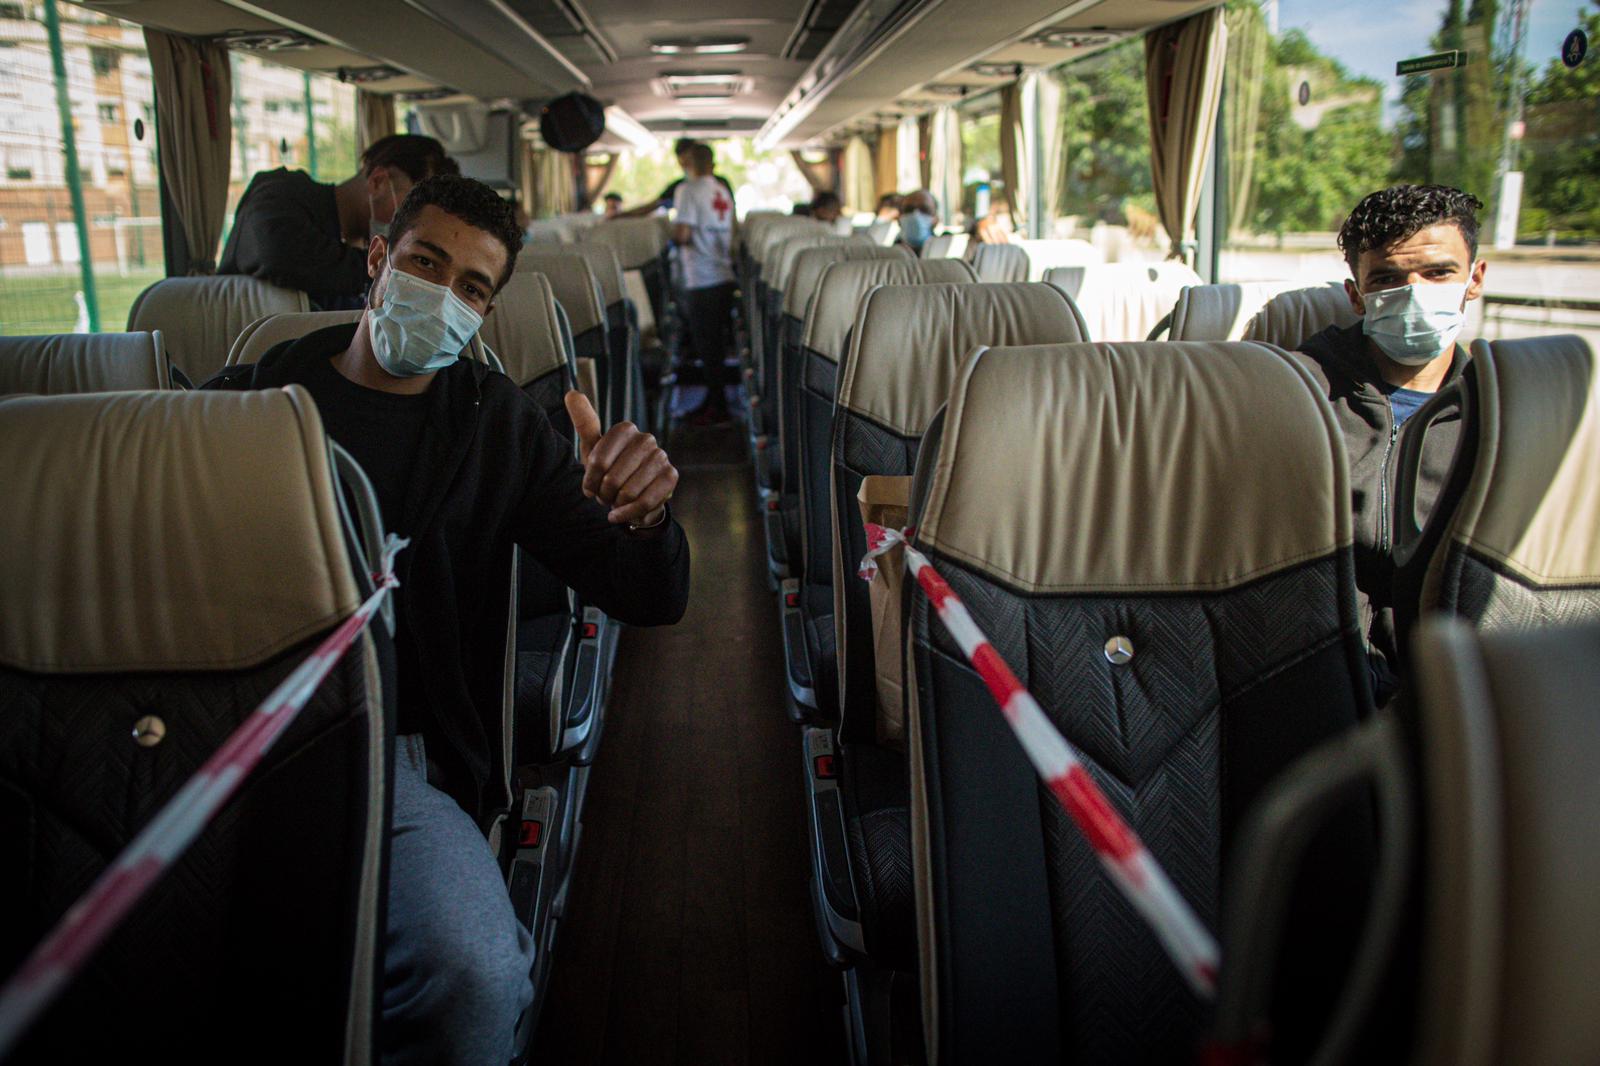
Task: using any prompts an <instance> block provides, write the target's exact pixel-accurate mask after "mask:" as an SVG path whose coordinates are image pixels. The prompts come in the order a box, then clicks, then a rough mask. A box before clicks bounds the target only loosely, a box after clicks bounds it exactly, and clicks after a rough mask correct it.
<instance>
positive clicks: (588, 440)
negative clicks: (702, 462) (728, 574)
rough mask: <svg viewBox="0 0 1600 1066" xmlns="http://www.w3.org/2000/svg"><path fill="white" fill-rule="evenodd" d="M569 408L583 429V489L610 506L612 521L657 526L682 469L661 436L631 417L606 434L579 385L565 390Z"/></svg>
mask: <svg viewBox="0 0 1600 1066" xmlns="http://www.w3.org/2000/svg"><path fill="white" fill-rule="evenodd" d="M566 405H567V414H568V415H570V416H571V417H572V427H573V429H575V430H576V431H577V434H578V451H579V454H580V456H581V457H582V459H583V494H584V495H585V496H588V497H589V498H590V499H595V500H599V501H600V502H601V503H603V504H605V505H606V507H608V508H610V514H608V515H607V516H606V517H607V518H608V519H609V520H610V521H611V522H613V523H616V524H622V523H627V524H629V525H635V526H653V525H655V524H656V523H657V522H659V521H661V517H662V509H663V508H664V507H665V506H666V503H667V501H668V500H670V499H671V498H672V492H673V490H674V489H676V488H677V486H678V471H677V468H675V467H674V466H673V465H672V463H671V462H669V461H668V459H667V453H666V452H664V451H662V450H661V446H660V445H658V444H657V443H656V439H655V438H654V437H652V436H651V435H650V434H648V433H645V432H644V431H643V430H641V429H639V427H637V426H635V425H634V424H633V423H632V422H618V423H617V424H616V425H614V426H612V427H611V428H610V429H609V430H607V431H606V432H605V433H604V434H602V433H601V431H600V416H599V415H597V414H595V410H594V407H593V406H592V405H591V404H590V403H589V399H588V397H586V396H585V395H584V394H583V393H581V392H579V391H578V390H576V389H573V390H571V391H570V392H568V393H567V395H566Z"/></svg>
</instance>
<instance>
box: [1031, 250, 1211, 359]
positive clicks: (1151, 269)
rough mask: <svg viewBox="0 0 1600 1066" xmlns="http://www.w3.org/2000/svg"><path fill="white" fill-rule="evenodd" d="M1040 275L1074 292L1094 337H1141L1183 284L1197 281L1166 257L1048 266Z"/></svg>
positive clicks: (1197, 277) (1173, 301) (1175, 298)
mask: <svg viewBox="0 0 1600 1066" xmlns="http://www.w3.org/2000/svg"><path fill="white" fill-rule="evenodd" d="M1044 280H1045V281H1046V282H1048V283H1049V284H1051V285H1054V286H1055V287H1056V288H1058V289H1060V290H1062V291H1063V292H1065V293H1066V294H1067V295H1068V296H1070V297H1072V299H1073V301H1074V302H1076V303H1077V305H1078V310H1079V311H1081V312H1082V313H1083V321H1084V323H1085V325H1086V326H1087V327H1088V330H1089V339H1090V340H1097V341H1142V340H1144V339H1145V338H1146V337H1148V336H1149V335H1150V332H1151V331H1152V330H1154V329H1155V328H1156V326H1157V325H1159V324H1160V322H1161V320H1162V319H1163V318H1165V317H1166V315H1167V312H1169V311H1171V310H1172V308H1173V305H1174V304H1176V303H1177V302H1178V296H1179V294H1180V293H1181V292H1182V291H1183V289H1184V287H1185V286H1188V285H1199V284H1201V281H1200V275H1198V274H1196V273H1195V272H1194V271H1193V270H1191V269H1190V268H1189V267H1187V266H1185V265H1184V264H1183V263H1177V262H1170V261H1169V262H1166V263H1096V264H1091V265H1088V266H1066V267H1051V268H1050V269H1049V270H1047V271H1045V275H1044Z"/></svg>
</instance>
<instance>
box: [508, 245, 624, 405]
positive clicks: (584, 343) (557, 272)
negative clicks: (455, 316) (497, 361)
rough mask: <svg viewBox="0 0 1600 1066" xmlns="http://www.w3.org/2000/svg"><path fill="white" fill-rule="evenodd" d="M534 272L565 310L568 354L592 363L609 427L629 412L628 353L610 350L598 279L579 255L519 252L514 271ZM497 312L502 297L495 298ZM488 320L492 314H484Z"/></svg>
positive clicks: (608, 333)
mask: <svg viewBox="0 0 1600 1066" xmlns="http://www.w3.org/2000/svg"><path fill="white" fill-rule="evenodd" d="M529 272H538V273H540V274H543V275H544V276H545V277H546V278H548V279H549V281H550V288H551V290H552V291H553V292H554V293H555V298H556V303H558V304H560V305H561V309H562V310H563V311H565V312H566V315H567V321H568V323H569V324H570V326H571V328H572V346H573V347H572V350H573V353H574V354H575V355H576V356H577V357H578V358H579V359H593V360H594V361H595V367H596V369H597V370H598V371H599V379H600V400H601V403H600V408H599V410H598V412H597V413H598V414H599V415H600V423H601V425H604V426H608V427H609V426H612V425H614V424H616V423H617V422H620V421H622V420H623V419H624V418H625V417H626V416H625V414H624V412H625V411H627V410H629V403H628V401H629V400H630V399H631V396H630V395H629V389H628V384H629V378H630V377H631V375H630V373H629V371H628V352H627V350H626V347H624V348H623V350H621V351H617V350H614V349H613V348H612V347H611V344H612V335H611V329H610V325H611V323H610V319H609V318H608V316H607V313H606V305H605V300H604V298H603V297H602V296H601V294H600V281H599V279H598V278H596V277H595V274H594V271H593V270H592V269H590V267H589V264H588V262H587V261H586V260H585V259H584V257H583V256H581V255H576V254H572V253H568V252H566V251H542V250H538V249H524V250H523V252H522V253H521V254H520V255H519V256H518V257H517V269H516V273H518V274H523V273H529ZM496 303H497V310H496V311H495V314H499V313H500V311H501V310H504V304H505V293H504V292H502V293H501V294H500V295H499V297H498V298H497V301H496ZM489 317H490V318H493V317H494V315H490V316H489Z"/></svg>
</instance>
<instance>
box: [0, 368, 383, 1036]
mask: <svg viewBox="0 0 1600 1066" xmlns="http://www.w3.org/2000/svg"><path fill="white" fill-rule="evenodd" d="M0 465H3V467H4V469H5V471H6V487H7V493H8V498H10V499H11V500H12V501H13V503H14V504H17V505H16V506H11V507H7V508H4V509H3V510H0V539H3V542H4V543H5V545H6V549H5V551H4V552H0V703H3V704H4V705H5V707H6V713H5V714H4V715H0V753H4V755H3V757H0V795H4V796H5V797H6V798H5V800H4V802H3V804H0V820H3V821H4V824H5V825H6V831H5V832H4V833H0V842H3V843H0V847H3V848H4V849H5V855H4V857H3V858H0V863H3V864H4V868H5V869H6V870H7V871H8V874H7V876H6V877H5V878H4V884H3V887H0V904H3V905H4V906H5V907H6V912H7V914H8V915H9V920H8V923H7V930H6V933H5V934H4V936H3V937H0V968H3V969H4V971H5V972H7V973H13V972H15V970H16V968H17V966H18V965H19V964H20V962H21V960H22V955H23V953H24V952H25V951H27V950H28V949H31V947H32V946H33V945H34V943H35V942H37V941H38V940H39V939H40V938H41V937H42V936H43V935H44V933H45V932H46V931H47V930H48V929H49V928H50V927H51V926H52V925H53V924H54V923H55V922H56V920H57V919H58V918H60V917H61V915H62V913H63V912H64V911H65V909H66V908H67V906H68V905H69V904H70V903H72V902H73V901H74V900H75V899H76V898H77V897H78V896H79V895H80V894H81V893H83V892H84V891H85V890H86V889H88V887H89V885H90V884H91V882H92V881H93V880H94V879H95V878H96V877H97V876H98V875H99V874H100V873H101V872H102V871H103V870H105V869H106V868H107V866H108V864H109V863H110V861H111V859H112V858H113V857H114V856H115V855H116V854H117V852H118V851H119V850H120V849H121V848H122V847H123V846H124V845H126V844H127V843H128V842H129V841H130V840H131V839H132V837H133V835H134V834H135V833H136V832H137V831H138V830H139V829H141V828H143V826H144V824H145V823H146V822H148V820H149V819H150V818H151V817H152V815H154V813H155V812H156V811H157V810H158V809H160V807H161V805H162V804H164V803H165V802H166V801H167V800H169V799H170V798H172V797H173V796H174V795H175V794H176V793H177V792H178V790H179V789H180V788H181V787H182V786H183V785H184V784H185V783H186V782H187V780H188V779H189V778H190V776H191V775H192V774H193V773H194V772H195V771H196V770H198V769H199V768H200V766H201V764H202V763H203V762H204V761H205V760H206V759H207V758H208V757H209V756H210V755H211V754H212V753H213V752H214V751H215V750H216V749H217V748H218V747H219V746H220V745H221V743H222V742H223V740H224V739H225V738H226V737H228V736H229V735H230V734H231V733H232V732H233V731H234V729H235V728H236V727H237V726H238V725H239V724H240V723H241V722H242V721H244V719H245V718H246V717H247V716H248V715H249V714H250V712H251V711H252V710H253V709H254V708H255V707H256V706H257V705H258V704H259V703H261V702H262V701H263V700H264V699H265V698H266V697H267V696H268V695H269V694H270V693H271V692H272V691H273V690H274V689H275V688H276V687H277V685H278V684H279V683H280V682H282V681H283V680H284V679H285V677H287V676H288V675H289V673H290V672H291V671H292V670H293V669H295V668H296V667H298V666H299V665H300V664H301V663H302V662H303V661H304V660H305V659H306V657H307V656H308V655H309V654H310V653H311V652H312V650H313V649H315V647H316V646H317V644H318V643H319V642H320V641H321V640H322V639H323V638H324V637H326V636H327V634H328V633H329V632H330V631H331V630H332V629H333V628H334V627H336V626H337V625H339V624H340V623H341V622H342V621H344V620H345V619H346V618H348V617H349V616H350V615H351V614H352V613H354V611H355V610H356V608H357V607H358V606H359V605H360V603H361V601H362V599H363V598H364V597H365V596H366V595H367V594H369V593H370V591H371V582H370V579H369V578H368V576H367V575H368V574H370V573H371V572H372V571H373V570H374V569H376V567H377V559H376V557H375V555H374V554H373V552H372V551H371V550H369V549H372V548H375V547H376V545H375V544H374V542H373V540H363V538H362V535H361V532H360V531H361V530H362V529H363V528H371V529H374V530H376V529H377V528H378V523H377V516H376V503H375V501H373V500H372V498H371V496H370V489H369V490H367V492H365V493H357V494H356V495H355V500H356V501H358V502H360V503H361V504H363V506H361V507H359V509H358V510H357V511H351V510H350V509H349V507H348V505H347V503H346V500H345V496H344V488H343V486H342V484H341V481H340V472H339V468H338V466H337V465H336V463H335V460H334V459H333V457H332V456H331V455H330V448H329V444H328V442H327V440H326V439H325V437H324V435H323V430H322V424H321V420H320V419H319V417H318V414H317V408H316V404H315V403H314V402H313V401H312V399H311V397H310V396H309V395H308V394H307V393H306V392H305V391H304V390H302V389H299V388H298V387H290V388H288V389H272V390H263V391H258V392H177V391H166V392H136V393H132V392H123V393H102V394H96V395H78V396H53V397H37V396H26V397H13V398H10V399H6V400H0ZM23 504H25V506H24V505H23ZM357 513H360V514H364V515H365V516H366V517H367V518H368V519H371V521H370V522H368V521H363V522H361V523H359V524H358V523H357V522H356V521H355V520H354V519H353V518H352V517H351V516H352V515H353V514H357ZM392 661H393V660H392V651H391V650H390V648H389V633H388V630H387V628H386V627H385V625H384V624H383V623H382V621H381V620H379V619H374V621H373V622H372V624H371V625H369V627H368V628H367V629H366V631H365V632H364V633H363V634H361V635H360V636H359V637H358V638H357V639H356V641H355V643H354V644H353V645H352V646H351V647H350V649H349V650H348V651H347V652H346V653H345V654H344V656H343V657H342V658H341V659H340V660H339V661H338V662H337V663H335V664H334V665H333V667H332V672H331V673H330V674H329V675H328V677H327V679H326V680H324V681H323V682H322V684H321V685H319V686H318V688H317V690H316V692H315V693H314V694H313V695H312V696H311V697H310V701H309V702H308V703H307V704H306V706H305V708H304V710H303V711H302V712H301V714H300V717H299V719H298V720H297V721H296V722H295V723H294V724H293V725H292V726H290V728H289V730H288V731H287V732H286V733H285V734H284V735H283V736H282V737H280V738H279V739H278V740H277V742H276V743H275V744H274V746H273V747H272V748H271V750H270V751H269V752H267V754H266V755H265V757H264V759H263V761H262V763H261V765H259V766H258V767H257V769H256V770H255V771H254V772H253V773H252V775H251V776H250V777H249V779H248V780H246V781H245V782H244V784H243V786H242V789H241V792H240V793H239V795H237V796H236V797H235V798H234V799H233V800H232V801H231V803H230V804H229V805H228V806H227V807H226V808H224V810H223V811H222V813H221V814H220V815H219V816H218V817H217V819H216V820H215V821H213V822H212V824H211V825H210V826H209V827H208V828H206V829H205V830H204V831H203V832H202V833H201V834H200V835H199V837H198V838H197V839H196V840H195V842H194V843H193V845H192V846H191V847H190V848H189V849H188V850H187V851H186V852H185V853H184V854H183V855H182V856H181V857H179V858H178V859H177V860H175V864H174V865H175V868H174V869H173V870H172V871H171V872H170V873H168V874H167V875H166V876H165V877H163V878H162V879H161V880H160V881H159V882H158V883H157V884H156V885H155V886H154V887H153V888H152V889H151V891H150V894H149V895H148V896H147V897H146V898H145V899H144V900H143V901H142V902H141V903H140V905H139V906H138V907H137V908H135V909H134V910H132V911H131V912H130V913H129V914H128V916H127V917H126V919H125V920H124V921H123V923H122V925H121V927H120V928H119V929H118V930H117V931H116V933H115V934H114V935H113V936H112V937H111V938H110V939H109V940H108V941H107V942H106V944H105V946H104V947H103V948H102V949H101V950H99V951H98V952H97V953H95V954H94V955H93V956H92V957H90V958H89V960H88V961H87V963H86V967H85V969H84V971H83V973H82V974H81V975H80V976H79V977H78V978H77V979H76V980H75V981H73V983H72V984H70V985H69V986H68V987H67V988H66V989H65V991H64V992H63V994H62V997H61V1000H60V1001H59V1002H58V1003H57V1004H56V1005H55V1006H54V1007H53V1008H52V1009H51V1010H50V1012H49V1013H47V1014H46V1015H45V1016H44V1017H43V1018H42V1020H41V1022H40V1023H39V1024H38V1026H37V1027H36V1028H35V1029H34V1030H33V1031H32V1032H31V1033H30V1034H29V1036H28V1037H27V1038H26V1039H25V1041H24V1042H23V1044H22V1045H21V1047H20V1048H19V1049H18V1050H17V1054H18V1055H19V1057H20V1059H21V1060H25V1061H41V1062H90V1061H105V1060H109V1059H111V1058H114V1057H119V1056H133V1057H134V1058H135V1059H138V1060H141V1061H155V1060H158V1059H167V1060H174V1059H176V1060H193V1059H208V1058H214V1057H215V1055H216V1052H217V1049H218V1048H223V1047H228V1046H237V1045H238V1042H239V1040H240V1038H241V1034H244V1033H248V1034H249V1037H248V1039H249V1042H250V1048H249V1056H248V1057H250V1058H252V1059H256V1060H259V1061H275V1062H315V1061H323V1062H327V1061H343V1062H357V1063H366V1062H376V1061H377V1059H378V1055H377V1053H376V1051H375V1048H374V1027H375V1024H376V1021H377V1014H378V1009H379V1005H380V994H379V990H380V982H381V977H382V971H381V967H380V965H379V959H380V957H381V956H380V954H379V945H380V944H381V943H382V939H383V926H382V920H381V915H382V913H383V910H382V908H383V900H384V898H385V896H384V870H385V868H386V865H387V848H388V840H389V821H390V819H389V810H388V802H387V799H386V795H387V793H388V788H387V786H386V779H387V776H388V774H389V772H390V764H389V760H388V758H387V751H388V742H387V738H386V736H385V730H386V728H387V727H386V725H385V723H386V722H387V721H392V717H390V716H391V715H392V714H393V707H394V698H393V693H392V686H393V682H394V677H393V673H392V669H393V668H392ZM155 719H159V728H158V723H157V722H156V721H154V720H155ZM136 723H140V724H141V728H140V733H141V735H142V737H143V739H140V740H136V739H135V730H136ZM163 737H164V738H163ZM152 741H153V742H152ZM308 825H314V826H315V827H316V831H315V832H312V833H308V832H307V831H306V827H307V826H308ZM175 930H181V931H182V933H181V935H175V934H174V931H175ZM263 1010H265V1011H268V1012H270V1014H269V1015H268V1016H270V1017H275V1018H292V1019H294V1024H292V1025H267V1026H263V1025H261V1019H262V1017H263V1015H262V1014H261V1013H260V1012H261V1011H263ZM86 1018H93V1019H94V1022H95V1023H94V1024H93V1025H85V1024H84V1019H86Z"/></svg>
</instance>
